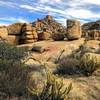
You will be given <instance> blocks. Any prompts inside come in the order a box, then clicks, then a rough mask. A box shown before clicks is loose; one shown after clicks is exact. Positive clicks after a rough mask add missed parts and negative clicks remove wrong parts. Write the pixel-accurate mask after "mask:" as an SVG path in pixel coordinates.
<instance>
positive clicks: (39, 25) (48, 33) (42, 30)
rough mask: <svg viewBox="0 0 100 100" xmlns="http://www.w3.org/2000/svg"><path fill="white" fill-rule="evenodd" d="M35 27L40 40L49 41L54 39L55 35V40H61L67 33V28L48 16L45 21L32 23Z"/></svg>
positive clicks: (38, 20)
mask: <svg viewBox="0 0 100 100" xmlns="http://www.w3.org/2000/svg"><path fill="white" fill-rule="evenodd" d="M32 25H33V27H36V30H37V33H38V37H39V40H48V39H49V38H53V37H54V36H55V34H58V35H56V36H57V37H55V38H53V39H54V40H61V37H62V35H64V34H65V33H66V28H65V27H64V26H63V25H62V24H60V23H58V22H57V21H56V20H54V19H53V17H52V16H50V15H47V16H46V17H45V18H44V19H41V20H40V19H37V21H35V22H33V23H32ZM56 38H57V39H56Z"/></svg>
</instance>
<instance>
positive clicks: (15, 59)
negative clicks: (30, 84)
mask: <svg viewBox="0 0 100 100" xmlns="http://www.w3.org/2000/svg"><path fill="white" fill-rule="evenodd" d="M26 55H27V49H25V48H18V47H16V46H13V45H10V44H8V43H5V42H1V41H0V92H3V93H5V94H6V95H8V96H12V95H23V94H24V93H25V92H26V81H27V73H28V72H27V67H26V66H25V65H24V64H22V62H21V59H23V58H24V57H25V56H26Z"/></svg>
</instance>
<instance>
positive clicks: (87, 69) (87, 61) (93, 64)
mask: <svg viewBox="0 0 100 100" xmlns="http://www.w3.org/2000/svg"><path fill="white" fill-rule="evenodd" d="M99 66H100V64H99V63H98V62H97V58H96V57H92V56H90V55H85V56H83V57H82V58H81V59H80V69H81V71H82V73H83V74H85V75H92V73H93V72H94V71H95V70H96V69H97V68H98V67H99Z"/></svg>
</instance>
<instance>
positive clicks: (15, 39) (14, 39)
mask: <svg viewBox="0 0 100 100" xmlns="http://www.w3.org/2000/svg"><path fill="white" fill-rule="evenodd" d="M19 38H20V36H15V35H8V39H7V40H8V42H9V43H10V44H19Z"/></svg>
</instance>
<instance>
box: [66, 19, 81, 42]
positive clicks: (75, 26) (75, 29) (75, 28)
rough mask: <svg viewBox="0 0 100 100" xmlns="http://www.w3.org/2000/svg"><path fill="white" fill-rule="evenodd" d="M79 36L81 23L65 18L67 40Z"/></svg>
mask: <svg viewBox="0 0 100 100" xmlns="http://www.w3.org/2000/svg"><path fill="white" fill-rule="evenodd" d="M80 37H81V24H80V22H79V21H77V20H67V38H68V39H69V40H74V39H79V38H80Z"/></svg>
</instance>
